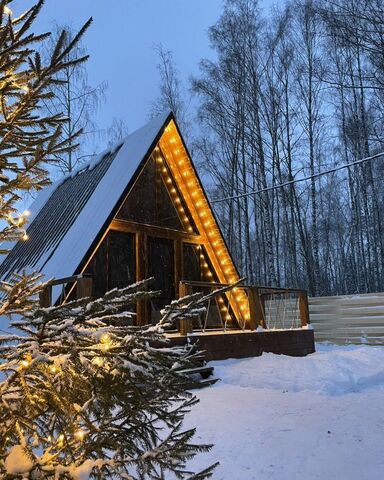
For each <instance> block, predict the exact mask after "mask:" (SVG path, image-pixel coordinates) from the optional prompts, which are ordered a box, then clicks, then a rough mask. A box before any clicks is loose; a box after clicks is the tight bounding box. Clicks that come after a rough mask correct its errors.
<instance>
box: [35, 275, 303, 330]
mask: <svg viewBox="0 0 384 480" xmlns="http://www.w3.org/2000/svg"><path fill="white" fill-rule="evenodd" d="M60 285H61V286H62V291H61V294H59V298H58V300H55V302H57V301H58V302H59V303H62V302H64V301H66V300H68V298H70V297H71V298H83V297H89V296H91V295H92V276H91V275H88V274H79V275H73V276H71V277H66V278H60V279H56V280H52V281H50V282H49V283H48V284H47V286H46V287H45V289H44V290H42V291H41V292H40V305H41V306H42V307H49V306H51V305H52V289H53V287H56V286H60ZM237 290H243V291H244V292H245V294H246V296H247V301H248V310H247V312H248V313H247V317H245V316H243V317H242V316H240V317H239V311H237V312H234V311H233V309H232V306H231V300H233V295H235V294H236V292H237ZM195 292H202V293H204V294H212V293H213V295H210V296H209V298H208V300H207V306H206V311H205V313H204V315H203V316H202V317H200V318H196V319H195V321H191V320H190V319H186V320H182V321H180V323H179V325H178V330H179V332H180V334H182V335H186V334H187V333H190V332H192V331H194V330H195V331H202V332H204V331H206V330H222V331H227V330H231V329H234V330H238V329H239V328H240V329H242V330H256V329H257V328H258V327H262V328H264V329H268V330H274V329H278V330H285V329H292V328H301V327H304V326H306V325H308V324H309V323H310V322H309V309H308V294H307V291H306V290H302V289H295V288H280V287H264V286H255V285H243V284H234V285H230V284H223V283H214V282H198V281H182V282H180V284H179V297H184V296H186V295H189V294H192V293H195ZM223 311H224V315H223Z"/></svg>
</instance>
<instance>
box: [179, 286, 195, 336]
mask: <svg viewBox="0 0 384 480" xmlns="http://www.w3.org/2000/svg"><path fill="white" fill-rule="evenodd" d="M191 293H192V287H191V285H189V284H188V283H184V282H180V283H179V298H182V297H186V296H187V295H191ZM178 330H179V333H180V335H183V336H186V335H187V334H188V333H192V332H193V321H192V318H181V319H180V320H179V325H178Z"/></svg>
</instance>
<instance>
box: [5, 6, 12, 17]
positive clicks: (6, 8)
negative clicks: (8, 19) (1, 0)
mask: <svg viewBox="0 0 384 480" xmlns="http://www.w3.org/2000/svg"><path fill="white" fill-rule="evenodd" d="M4 13H5V15H9V16H11V15H12V10H11V9H10V8H9V7H7V5H5V6H4Z"/></svg>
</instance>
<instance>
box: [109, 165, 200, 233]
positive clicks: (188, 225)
mask: <svg viewBox="0 0 384 480" xmlns="http://www.w3.org/2000/svg"><path fill="white" fill-rule="evenodd" d="M158 158H159V157H158ZM116 218H117V219H121V220H130V221H133V222H137V223H143V224H146V225H154V226H158V227H164V228H170V229H173V230H180V231H187V232H189V233H196V228H195V226H194V223H193V221H192V218H191V217H190V215H189V213H188V209H187V207H186V205H185V203H184V200H183V199H182V196H181V194H180V192H179V191H178V188H177V185H176V184H175V181H174V179H173V177H172V174H171V172H170V170H169V168H168V167H167V166H166V165H165V163H164V162H159V161H156V158H155V156H154V155H152V156H151V157H150V158H149V159H148V160H147V163H146V165H145V167H144V168H143V170H142V171H141V173H140V174H139V176H138V178H137V179H136V181H135V183H134V185H133V188H132V190H131V192H130V193H129V195H128V197H127V198H126V200H125V201H124V202H123V205H122V206H121V208H120V210H119V211H118V213H117V215H116Z"/></svg>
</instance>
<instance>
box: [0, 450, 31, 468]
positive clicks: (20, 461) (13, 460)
mask: <svg viewBox="0 0 384 480" xmlns="http://www.w3.org/2000/svg"><path fill="white" fill-rule="evenodd" d="M4 465H5V470H6V472H7V473H8V474H9V475H23V474H25V473H28V472H30V471H31V470H32V468H33V463H32V461H31V459H30V458H29V456H28V455H27V453H26V451H25V449H24V447H23V446H22V445H14V446H13V447H12V448H11V450H10V451H9V453H8V455H7V457H6V459H5V461H4Z"/></svg>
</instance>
